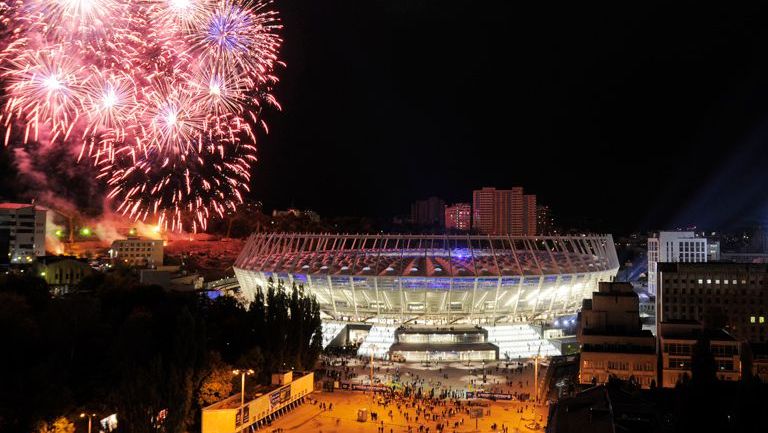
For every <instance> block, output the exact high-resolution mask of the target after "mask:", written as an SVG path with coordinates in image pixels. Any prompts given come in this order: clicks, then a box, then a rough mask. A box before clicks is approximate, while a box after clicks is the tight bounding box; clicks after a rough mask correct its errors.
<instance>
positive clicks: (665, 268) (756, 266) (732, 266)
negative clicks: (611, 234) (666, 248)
mask: <svg viewBox="0 0 768 433" xmlns="http://www.w3.org/2000/svg"><path fill="white" fill-rule="evenodd" d="M658 270H659V272H669V273H675V272H686V273H694V272H698V273H713V272H728V273H749V272H762V273H765V272H768V264H765V263H730V262H706V263H659V265H658Z"/></svg>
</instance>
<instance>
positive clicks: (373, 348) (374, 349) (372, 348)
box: [371, 344, 376, 400]
mask: <svg viewBox="0 0 768 433" xmlns="http://www.w3.org/2000/svg"><path fill="white" fill-rule="evenodd" d="M375 351H376V345H375V344H372V345H371V400H373V396H374V393H373V353H374V352H375Z"/></svg>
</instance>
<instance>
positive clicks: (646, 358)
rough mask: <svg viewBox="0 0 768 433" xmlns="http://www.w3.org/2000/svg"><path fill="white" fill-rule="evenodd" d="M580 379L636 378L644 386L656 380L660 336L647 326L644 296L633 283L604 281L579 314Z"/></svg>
mask: <svg viewBox="0 0 768 433" xmlns="http://www.w3.org/2000/svg"><path fill="white" fill-rule="evenodd" d="M578 339H579V344H580V346H581V357H580V361H579V381H580V382H581V383H584V384H588V383H606V382H608V379H609V378H610V377H617V378H619V379H623V380H629V379H630V378H633V379H634V380H636V381H637V383H638V384H639V385H640V386H641V387H643V388H646V389H647V388H650V387H651V383H652V382H654V381H656V375H657V373H656V364H657V363H656V338H655V337H654V336H653V334H652V333H651V331H648V330H643V325H642V323H641V321H640V300H639V297H638V295H637V293H635V292H634V290H633V289H632V285H631V284H630V283H608V282H605V283H600V285H599V291H597V292H595V293H593V294H592V299H585V300H584V306H583V307H582V309H581V313H580V314H579V330H578Z"/></svg>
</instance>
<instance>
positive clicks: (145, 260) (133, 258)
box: [109, 237, 163, 266]
mask: <svg viewBox="0 0 768 433" xmlns="http://www.w3.org/2000/svg"><path fill="white" fill-rule="evenodd" d="M109 256H110V258H112V260H115V261H119V262H122V263H125V264H127V265H131V266H161V265H162V264H163V241H162V240H158V239H144V238H138V237H136V238H134V237H131V238H128V239H119V240H116V241H114V242H112V248H110V250H109Z"/></svg>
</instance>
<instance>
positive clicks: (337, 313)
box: [307, 274, 339, 320]
mask: <svg viewBox="0 0 768 433" xmlns="http://www.w3.org/2000/svg"><path fill="white" fill-rule="evenodd" d="M307 277H309V274H307ZM326 278H328V293H330V295H331V304H333V315H334V316H335V317H334V319H337V320H338V318H339V312H338V311H337V310H336V297H335V296H333V284H332V283H331V276H330V275H326Z"/></svg>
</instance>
